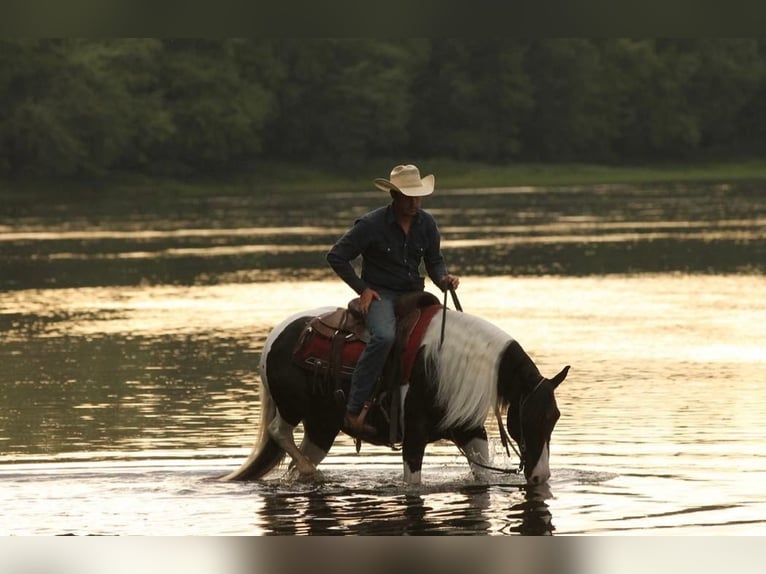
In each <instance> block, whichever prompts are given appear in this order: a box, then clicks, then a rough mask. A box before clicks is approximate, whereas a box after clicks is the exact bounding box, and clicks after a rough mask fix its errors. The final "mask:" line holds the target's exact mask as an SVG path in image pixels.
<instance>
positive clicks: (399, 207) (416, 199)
mask: <svg viewBox="0 0 766 574" xmlns="http://www.w3.org/2000/svg"><path fill="white" fill-rule="evenodd" d="M374 183H375V186H376V187H377V188H378V189H380V190H382V191H388V192H389V193H390V195H391V199H392V201H391V203H390V204H389V205H388V206H386V207H381V208H379V209H376V210H373V211H371V212H370V213H368V214H366V215H364V216H363V217H361V218H360V219H357V220H356V222H355V223H354V226H353V227H352V228H351V229H349V230H348V231H347V232H346V233H345V234H344V235H343V236H342V237H341V238H340V239H339V240H338V242H337V243H336V244H335V245H333V247H332V249H330V251H329V252H328V253H327V262H328V263H329V264H330V266H331V267H332V268H333V270H334V271H335V272H336V273H337V274H338V276H339V277H340V278H341V279H343V281H345V282H346V283H347V284H348V285H349V286H350V287H351V288H352V289H353V290H354V291H356V293H357V294H358V295H359V296H360V305H359V306H360V308H361V311H362V314H363V315H364V316H365V321H366V323H367V329H368V331H369V333H370V340H369V342H368V344H367V347H366V348H365V350H364V352H363V353H362V356H361V357H360V358H359V362H358V363H357V366H356V369H355V370H354V374H353V376H352V378H351V388H350V391H349V397H348V403H347V406H346V416H345V419H344V425H345V428H346V429H347V430H350V431H351V432H352V434H356V435H359V434H370V433H372V432H374V429H372V428H371V427H370V426H369V425H365V424H364V419H365V416H366V415H367V410H368V409H369V406H370V405H369V402H368V400H369V399H370V395H371V394H372V392H373V390H374V388H375V383H376V381H377V380H378V378H379V377H380V375H381V373H382V371H383V366H384V365H385V362H386V359H387V357H388V353H389V351H390V350H391V347H392V346H393V344H394V339H395V336H396V317H395V315H394V305H395V303H396V300H397V299H398V298H399V297H400V296H401V295H403V294H405V293H409V292H412V291H423V289H424V288H425V285H424V278H423V277H421V276H420V272H419V270H418V268H419V266H420V263H421V261H423V262H424V263H425V268H426V271H427V272H428V276H429V277H430V278H431V280H432V281H433V282H434V283H435V284H436V285H437V286H439V288H440V289H442V290H445V289H448V288H450V287H451V288H453V289H456V288H457V286H458V284H459V283H460V279H459V278H458V277H456V276H455V275H450V274H448V273H447V269H446V267H445V265H444V259H443V257H442V254H441V248H440V242H441V239H440V235H439V228H438V227H437V226H436V222H435V221H434V218H433V217H432V216H431V214H430V213H428V212H426V211H423V210H422V209H421V208H420V205H421V201H422V198H423V197H425V196H427V195H430V194H431V193H432V192H433V190H434V176H433V175H427V176H426V177H424V178H422V179H421V178H420V172H419V170H418V168H417V167H415V166H414V165H397V166H396V167H394V169H392V170H391V175H390V180H387V179H382V178H378V179H376V180H375V181H374ZM360 255H361V256H362V272H361V277H360V276H358V275H357V274H356V271H355V270H354V268H353V266H352V264H351V262H352V261H353V260H354V259H356V258H357V257H358V256H360Z"/></svg>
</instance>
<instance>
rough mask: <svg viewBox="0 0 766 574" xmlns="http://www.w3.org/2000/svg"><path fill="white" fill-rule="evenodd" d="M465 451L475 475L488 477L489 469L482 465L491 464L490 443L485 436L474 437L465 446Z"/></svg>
mask: <svg viewBox="0 0 766 574" xmlns="http://www.w3.org/2000/svg"><path fill="white" fill-rule="evenodd" d="M463 451H464V452H465V454H466V458H467V459H468V464H469V465H470V466H471V470H472V471H473V474H474V476H476V477H477V478H484V477H486V476H487V469H485V468H484V467H483V466H481V465H482V464H483V465H488V464H489V444H488V443H487V441H486V440H485V439H483V438H472V439H471V440H469V441H468V442H467V443H466V444H465V445H464V446H463ZM476 463H479V464H476Z"/></svg>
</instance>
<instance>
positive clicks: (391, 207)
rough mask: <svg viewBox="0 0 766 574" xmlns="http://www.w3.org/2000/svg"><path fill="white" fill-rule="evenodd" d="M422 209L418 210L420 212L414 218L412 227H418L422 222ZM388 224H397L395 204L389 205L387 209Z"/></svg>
mask: <svg viewBox="0 0 766 574" xmlns="http://www.w3.org/2000/svg"><path fill="white" fill-rule="evenodd" d="M421 211H422V209H418V212H417V213H416V214H415V217H413V218H412V225H417V224H418V222H419V221H420V212H421ZM386 223H388V224H392V223H396V214H395V213H394V202H393V201H392V202H391V203H389V204H388V209H386Z"/></svg>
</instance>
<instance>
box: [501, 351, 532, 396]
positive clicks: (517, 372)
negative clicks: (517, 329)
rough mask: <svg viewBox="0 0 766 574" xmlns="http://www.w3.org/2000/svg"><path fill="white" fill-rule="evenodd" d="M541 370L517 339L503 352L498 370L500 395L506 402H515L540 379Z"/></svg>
mask: <svg viewBox="0 0 766 574" xmlns="http://www.w3.org/2000/svg"><path fill="white" fill-rule="evenodd" d="M540 377H541V375H540V370H539V369H538V368H537V366H536V365H535V363H534V362H533V361H532V359H530V358H529V355H527V353H526V352H525V351H524V349H522V348H521V345H519V344H518V343H517V342H516V341H511V343H510V344H509V345H508V347H507V348H506V349H505V352H504V353H503V357H502V359H501V360H500V368H499V370H498V389H497V391H498V395H499V396H500V397H501V398H502V401H503V402H504V403H506V404H511V403H515V402H517V401H518V400H519V398H520V397H522V396H523V395H524V394H526V393H527V392H529V391H530V390H531V389H532V388H534V386H535V385H536V384H537V383H538V382H539V381H540Z"/></svg>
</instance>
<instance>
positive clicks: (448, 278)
mask: <svg viewBox="0 0 766 574" xmlns="http://www.w3.org/2000/svg"><path fill="white" fill-rule="evenodd" d="M458 285H460V277H458V276H457V275H445V276H444V277H442V280H441V285H440V286H441V288H442V289H443V290H444V291H446V290H447V289H457V286H458Z"/></svg>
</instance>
